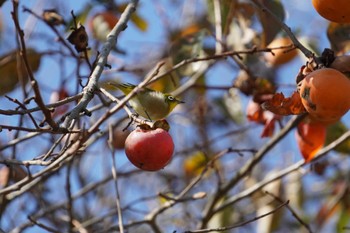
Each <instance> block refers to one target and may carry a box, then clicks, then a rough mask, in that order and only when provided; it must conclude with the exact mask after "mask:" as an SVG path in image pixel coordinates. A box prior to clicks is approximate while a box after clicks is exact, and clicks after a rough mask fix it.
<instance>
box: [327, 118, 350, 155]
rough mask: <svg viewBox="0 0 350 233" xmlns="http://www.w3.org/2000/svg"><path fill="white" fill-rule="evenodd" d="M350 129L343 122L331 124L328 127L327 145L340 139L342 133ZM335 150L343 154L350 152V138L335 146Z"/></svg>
mask: <svg viewBox="0 0 350 233" xmlns="http://www.w3.org/2000/svg"><path fill="white" fill-rule="evenodd" d="M348 130H349V129H348V128H347V127H346V126H345V125H344V124H343V123H342V122H341V121H338V122H337V123H335V124H333V125H331V126H329V127H328V128H327V137H326V143H325V144H326V145H328V144H330V143H332V142H333V141H334V140H336V139H338V138H339V137H340V136H341V135H343V134H344V133H345V132H347V131H348ZM334 150H335V151H337V152H339V153H343V154H350V139H347V140H345V141H344V142H342V143H341V144H339V145H338V146H337V147H335V148H334Z"/></svg>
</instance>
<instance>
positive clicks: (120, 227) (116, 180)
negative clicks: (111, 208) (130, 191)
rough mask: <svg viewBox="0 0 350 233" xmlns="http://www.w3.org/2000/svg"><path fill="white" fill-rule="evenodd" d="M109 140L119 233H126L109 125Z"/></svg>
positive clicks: (111, 128)
mask: <svg viewBox="0 0 350 233" xmlns="http://www.w3.org/2000/svg"><path fill="white" fill-rule="evenodd" d="M108 128H109V139H108V145H109V148H110V150H111V156H112V176H113V180H114V188H115V192H116V198H115V202H116V206H117V213H118V225H119V232H120V233H124V225H123V214H122V209H121V206H120V194H119V188H118V173H117V166H116V161H115V149H114V147H113V140H116V139H115V138H113V127H112V125H111V124H110V125H109V127H108Z"/></svg>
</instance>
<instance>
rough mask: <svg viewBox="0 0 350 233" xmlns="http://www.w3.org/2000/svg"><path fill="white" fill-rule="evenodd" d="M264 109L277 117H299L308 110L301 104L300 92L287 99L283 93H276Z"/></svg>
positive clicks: (265, 104) (264, 105) (263, 105)
mask: <svg viewBox="0 0 350 233" xmlns="http://www.w3.org/2000/svg"><path fill="white" fill-rule="evenodd" d="M262 107H263V109H266V110H269V111H271V112H273V113H275V114H277V115H283V116H287V115H299V114H302V113H305V112H306V110H305V108H304V106H303V104H302V102H301V98H300V95H299V93H298V92H296V91H295V92H294V93H293V94H292V96H291V97H287V98H285V97H284V95H283V93H276V94H274V95H273V96H272V98H271V99H270V100H268V101H266V102H264V103H263V104H262Z"/></svg>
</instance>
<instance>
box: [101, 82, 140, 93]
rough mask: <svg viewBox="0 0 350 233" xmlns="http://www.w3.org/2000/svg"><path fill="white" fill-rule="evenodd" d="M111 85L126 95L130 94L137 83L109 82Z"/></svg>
mask: <svg viewBox="0 0 350 233" xmlns="http://www.w3.org/2000/svg"><path fill="white" fill-rule="evenodd" d="M108 84H109V85H111V86H114V87H116V88H118V89H119V90H121V91H122V92H123V93H124V94H125V95H127V94H129V93H130V92H131V91H132V90H133V89H134V88H135V85H134V84H131V83H114V82H108Z"/></svg>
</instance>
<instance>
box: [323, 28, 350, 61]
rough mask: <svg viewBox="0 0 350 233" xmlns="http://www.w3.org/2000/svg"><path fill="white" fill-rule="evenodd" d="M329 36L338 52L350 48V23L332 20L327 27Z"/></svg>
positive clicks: (333, 47)
mask: <svg viewBox="0 0 350 233" xmlns="http://www.w3.org/2000/svg"><path fill="white" fill-rule="evenodd" d="M327 37H328V40H329V42H330V43H331V48H332V50H334V51H335V53H336V54H343V53H345V52H347V51H348V50H350V24H339V23H333V22H331V23H330V24H329V25H328V28H327Z"/></svg>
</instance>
